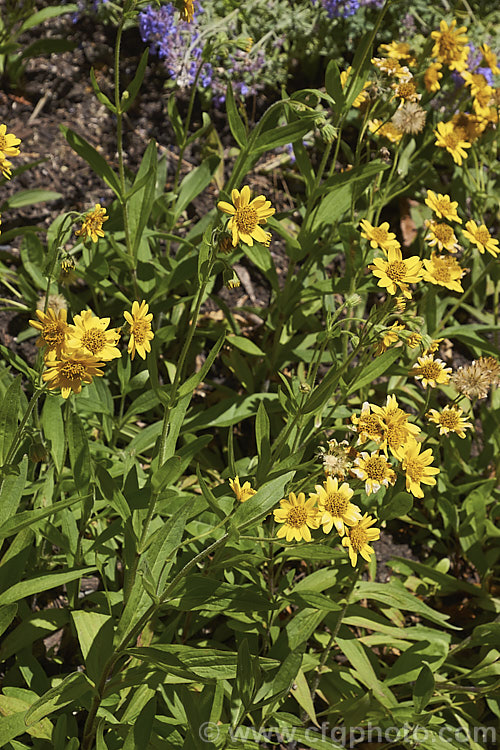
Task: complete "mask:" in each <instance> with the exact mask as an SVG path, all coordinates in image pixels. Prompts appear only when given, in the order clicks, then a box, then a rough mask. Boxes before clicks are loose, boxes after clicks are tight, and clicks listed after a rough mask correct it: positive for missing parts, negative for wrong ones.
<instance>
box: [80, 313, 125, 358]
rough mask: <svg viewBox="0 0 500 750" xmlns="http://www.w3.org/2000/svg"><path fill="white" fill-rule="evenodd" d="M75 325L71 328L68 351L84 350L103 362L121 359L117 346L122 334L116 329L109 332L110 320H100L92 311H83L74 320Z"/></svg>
mask: <svg viewBox="0 0 500 750" xmlns="http://www.w3.org/2000/svg"><path fill="white" fill-rule="evenodd" d="M73 323H74V325H71V326H69V329H70V330H69V336H68V349H82V350H83V351H84V352H85V353H86V354H93V355H94V356H95V357H97V358H98V359H100V360H102V361H103V362H109V361H110V360H111V359H115V358H116V357H121V352H120V350H119V349H118V348H117V346H116V344H117V342H118V340H119V338H120V333H119V331H117V330H116V329H115V328H113V329H112V330H111V331H107V330H106V328H107V327H108V326H109V323H110V318H98V317H96V316H95V315H92V313H91V311H90V310H82V312H81V313H80V315H75V316H74V318H73Z"/></svg>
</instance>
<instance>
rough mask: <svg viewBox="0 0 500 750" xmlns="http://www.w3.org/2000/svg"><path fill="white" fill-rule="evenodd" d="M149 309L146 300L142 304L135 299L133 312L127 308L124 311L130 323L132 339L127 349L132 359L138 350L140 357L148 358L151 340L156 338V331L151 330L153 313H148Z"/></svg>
mask: <svg viewBox="0 0 500 750" xmlns="http://www.w3.org/2000/svg"><path fill="white" fill-rule="evenodd" d="M148 309H149V305H147V304H146V302H145V301H144V300H142V302H141V304H140V305H139V303H138V302H137V300H135V301H134V303H133V305H132V314H130V313H129V312H128V311H127V310H125V312H124V313H123V316H124V318H125V320H126V321H127V323H128V324H129V325H130V341H129V342H128V349H127V351H128V353H129V354H130V358H131V359H134V357H135V353H136V352H137V354H138V355H139V357H142V359H146V352H150V351H151V344H150V343H149V342H150V341H151V340H152V339H154V333H153V331H152V330H151V321H152V320H153V313H148Z"/></svg>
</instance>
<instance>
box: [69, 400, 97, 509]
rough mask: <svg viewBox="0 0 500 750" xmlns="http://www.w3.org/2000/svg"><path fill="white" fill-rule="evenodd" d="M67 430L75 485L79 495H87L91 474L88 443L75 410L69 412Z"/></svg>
mask: <svg viewBox="0 0 500 750" xmlns="http://www.w3.org/2000/svg"><path fill="white" fill-rule="evenodd" d="M67 430H68V448H69V458H70V463H71V469H72V471H73V478H74V480H75V486H76V488H77V491H78V492H79V493H80V495H82V494H85V495H87V494H88V488H89V484H90V479H91V475H92V470H91V465H90V452H89V443H88V439H87V435H86V434H85V430H84V429H83V425H82V423H81V420H80V417H79V416H78V414H76V412H73V413H72V414H71V417H70V419H69V422H68V425H67Z"/></svg>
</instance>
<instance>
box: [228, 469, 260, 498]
mask: <svg viewBox="0 0 500 750" xmlns="http://www.w3.org/2000/svg"><path fill="white" fill-rule="evenodd" d="M229 486H230V487H231V489H232V491H233V492H234V494H235V495H236V499H237V500H239V501H240V503H244V502H245V500H248V498H249V497H252V495H255V493H256V492H257V490H254V489H253V488H252V485H251V484H250V482H245V483H244V485H243V487H242V486H241V485H240V478H239V476H238V475H236V476H235V478H234V479H230V480H229Z"/></svg>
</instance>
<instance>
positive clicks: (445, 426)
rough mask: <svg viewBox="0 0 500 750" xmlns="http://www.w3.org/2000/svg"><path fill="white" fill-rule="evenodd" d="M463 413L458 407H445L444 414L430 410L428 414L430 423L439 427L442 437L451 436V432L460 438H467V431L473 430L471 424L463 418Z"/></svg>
mask: <svg viewBox="0 0 500 750" xmlns="http://www.w3.org/2000/svg"><path fill="white" fill-rule="evenodd" d="M462 414H463V411H462V409H459V408H458V406H445V407H444V409H443V411H442V412H439V411H437V409H430V410H429V411H428V412H427V418H428V419H429V422H434V424H437V425H439V434H440V435H449V434H450V432H456V433H457V435H458V437H460V438H464V437H465V430H466V429H468V428H469V429H472V425H471V424H470V422H466V421H465V419H464V418H463V417H462Z"/></svg>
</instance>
